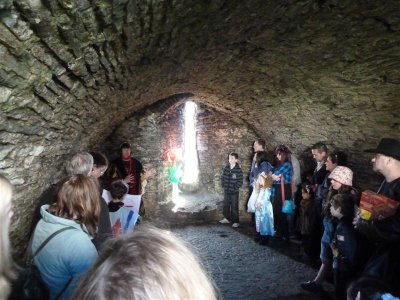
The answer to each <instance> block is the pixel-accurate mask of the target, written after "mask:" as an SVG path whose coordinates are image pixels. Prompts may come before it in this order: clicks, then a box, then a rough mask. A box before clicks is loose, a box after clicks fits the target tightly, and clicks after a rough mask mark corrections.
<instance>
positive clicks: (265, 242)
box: [259, 236, 269, 246]
mask: <svg viewBox="0 0 400 300" xmlns="http://www.w3.org/2000/svg"><path fill="white" fill-rule="evenodd" d="M268 242H269V236H261V239H260V243H259V244H260V245H262V246H266V245H268Z"/></svg>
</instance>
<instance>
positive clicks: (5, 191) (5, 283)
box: [0, 174, 14, 299]
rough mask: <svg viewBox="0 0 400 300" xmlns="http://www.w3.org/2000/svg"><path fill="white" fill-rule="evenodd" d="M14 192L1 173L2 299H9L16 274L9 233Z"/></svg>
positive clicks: (0, 269) (0, 284) (0, 261)
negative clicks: (12, 279)
mask: <svg viewBox="0 0 400 300" xmlns="http://www.w3.org/2000/svg"><path fill="white" fill-rule="evenodd" d="M12 193H13V187H12V185H11V183H10V182H9V181H8V179H7V178H6V177H4V176H3V175H1V174H0V299H7V296H8V294H9V292H10V285H9V279H11V278H13V276H14V273H13V270H12V259H11V254H10V239H9V233H8V230H9V227H10V217H9V213H10V209H11V197H12Z"/></svg>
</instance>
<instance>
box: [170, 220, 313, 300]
mask: <svg viewBox="0 0 400 300" xmlns="http://www.w3.org/2000/svg"><path fill="white" fill-rule="evenodd" d="M171 231H172V232H173V233H175V234H176V235H178V236H179V237H181V238H182V239H183V240H184V241H185V242H186V243H187V244H188V245H189V246H190V247H191V248H193V249H194V250H195V251H196V252H197V253H198V255H199V256H200V258H201V259H202V261H203V264H204V267H205V269H206V270H207V272H208V273H209V274H210V276H211V277H212V278H213V279H214V281H215V284H216V285H217V286H218V288H219V291H220V293H221V297H222V299H226V300H235V299H238V300H239V299H240V300H242V299H252V300H257V299H317V298H316V297H315V296H313V295H311V294H310V293H307V292H305V291H303V290H302V289H301V288H300V287H299V284H300V283H301V282H303V281H306V280H309V279H311V278H313V277H314V276H315V275H316V272H317V271H316V270H315V269H313V268H311V267H310V266H307V265H306V264H303V263H301V262H298V261H295V260H293V259H291V258H289V257H288V256H286V255H284V254H282V253H280V251H277V250H276V249H274V248H273V247H270V246H260V245H258V244H256V243H255V242H254V241H253V239H252V237H251V236H248V235H245V234H243V232H241V231H240V230H239V231H238V230H235V229H232V228H231V227H230V226H227V225H212V224H208V225H189V226H186V227H181V228H172V229H171ZM287 247H290V245H287V246H286V248H287Z"/></svg>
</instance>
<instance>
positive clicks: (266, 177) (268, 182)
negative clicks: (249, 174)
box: [255, 172, 274, 191]
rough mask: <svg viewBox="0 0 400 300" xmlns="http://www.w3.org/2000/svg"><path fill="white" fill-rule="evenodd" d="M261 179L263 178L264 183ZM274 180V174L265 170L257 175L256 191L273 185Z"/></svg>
mask: <svg viewBox="0 0 400 300" xmlns="http://www.w3.org/2000/svg"><path fill="white" fill-rule="evenodd" d="M260 179H262V184H260V182H259V181H260ZM273 182H274V180H273V178H272V175H271V174H270V173H268V174H265V173H264V172H263V173H261V174H259V175H258V176H257V180H256V184H255V189H256V191H260V190H264V189H266V188H270V187H272V184H273Z"/></svg>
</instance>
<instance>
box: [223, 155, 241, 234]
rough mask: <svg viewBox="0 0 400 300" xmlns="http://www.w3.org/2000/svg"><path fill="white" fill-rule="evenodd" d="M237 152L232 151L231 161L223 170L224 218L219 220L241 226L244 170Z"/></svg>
mask: <svg viewBox="0 0 400 300" xmlns="http://www.w3.org/2000/svg"><path fill="white" fill-rule="evenodd" d="M238 160H239V156H238V154H237V153H234V152H232V153H230V154H229V156H228V161H229V163H228V164H227V165H226V166H225V168H224V169H223V170H222V174H221V185H222V188H223V189H224V208H223V214H224V218H223V219H222V220H221V221H219V222H220V223H222V224H228V223H230V222H232V223H233V224H232V227H233V228H237V227H239V188H240V187H241V186H242V184H243V172H242V169H241V168H240V166H239V164H238Z"/></svg>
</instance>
